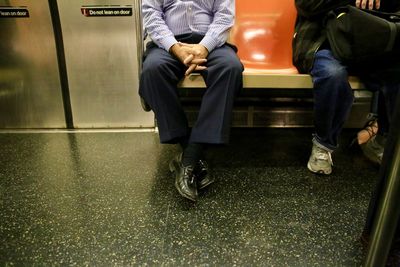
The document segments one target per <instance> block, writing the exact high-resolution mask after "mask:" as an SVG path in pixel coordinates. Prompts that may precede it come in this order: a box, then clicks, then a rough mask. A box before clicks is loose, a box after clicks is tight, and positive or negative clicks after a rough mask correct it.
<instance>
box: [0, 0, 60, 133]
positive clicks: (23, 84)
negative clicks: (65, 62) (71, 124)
mask: <svg viewBox="0 0 400 267" xmlns="http://www.w3.org/2000/svg"><path fill="white" fill-rule="evenodd" d="M0 6H1V10H2V14H0V15H1V16H0V51H1V52H0V128H65V127H66V123H65V116H64V108H63V101H62V93H61V84H60V78H59V69H58V61H57V52H56V46H55V39H54V31H53V25H52V21H51V15H50V9H49V4H48V1H47V0H35V1H22V0H15V1H5V0H0ZM18 9H24V10H27V11H28V12H29V17H7V16H6V15H5V14H11V13H12V12H16V10H18Z"/></svg>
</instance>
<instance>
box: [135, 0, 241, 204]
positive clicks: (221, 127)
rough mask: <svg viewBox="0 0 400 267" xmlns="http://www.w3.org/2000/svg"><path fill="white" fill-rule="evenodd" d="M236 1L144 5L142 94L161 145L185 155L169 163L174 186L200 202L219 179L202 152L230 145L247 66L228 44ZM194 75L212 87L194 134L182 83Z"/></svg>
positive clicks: (149, 1)
mask: <svg viewBox="0 0 400 267" xmlns="http://www.w3.org/2000/svg"><path fill="white" fill-rule="evenodd" d="M234 13H235V1H233V0H194V1H185V0H143V2H142V15H143V22H144V28H145V32H146V34H148V35H149V36H150V38H151V40H152V41H151V42H150V43H148V44H147V48H146V52H145V55H144V61H143V70H142V74H141V78H140V88H139V94H140V95H141V97H142V98H143V99H144V100H145V101H146V102H147V103H148V105H149V106H150V107H151V109H152V110H153V111H154V113H155V116H156V119H157V125H158V128H159V133H160V141H161V143H179V144H180V146H181V147H182V150H183V153H180V154H179V155H177V156H176V157H175V158H174V159H173V160H172V161H171V163H170V169H171V171H172V172H173V173H174V175H175V187H176V188H177V190H178V192H179V193H180V194H181V195H182V196H183V197H185V198H187V199H190V200H192V201H196V200H197V197H198V190H200V189H203V188H205V187H207V186H208V185H210V184H211V183H212V182H213V181H214V180H213V178H211V177H210V175H208V165H207V163H206V162H205V160H204V153H203V150H204V148H205V146H206V145H209V144H226V143H228V141H229V133H230V123H231V116H232V108H233V102H234V97H235V95H236V94H237V93H238V92H239V90H240V88H241V87H242V71H243V66H242V64H241V62H240V60H239V58H238V57H237V55H236V47H234V46H233V45H230V44H228V43H227V38H228V35H229V29H230V28H231V27H232V26H233V24H234ZM193 71H198V72H200V74H201V75H202V76H203V78H204V80H205V83H206V85H207V89H206V92H205V93H204V95H203V97H202V102H201V106H200V110H199V115H198V118H197V120H196V122H195V124H194V126H193V127H192V129H191V130H190V129H189V127H188V121H187V118H186V115H185V113H184V111H183V109H182V106H181V103H180V100H179V96H178V89H177V84H178V82H179V81H180V80H181V79H182V78H183V77H184V76H185V75H189V74H190V73H191V72H193Z"/></svg>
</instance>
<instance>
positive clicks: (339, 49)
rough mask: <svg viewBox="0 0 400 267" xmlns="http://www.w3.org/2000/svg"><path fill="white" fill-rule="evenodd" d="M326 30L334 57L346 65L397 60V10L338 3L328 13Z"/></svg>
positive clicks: (399, 27)
mask: <svg viewBox="0 0 400 267" xmlns="http://www.w3.org/2000/svg"><path fill="white" fill-rule="evenodd" d="M326 32H327V37H328V41H329V44H330V47H331V49H332V52H333V54H334V55H335V57H336V58H337V59H339V60H341V61H342V62H344V63H345V64H348V65H349V66H360V65H361V66H363V65H365V64H367V65H371V64H374V63H375V62H382V61H387V60H389V61H394V60H399V55H400V14H398V13H384V12H379V11H369V10H368V11H367V10H362V9H359V8H356V7H354V6H345V7H341V8H338V9H336V10H333V11H330V12H329V13H328V15H327V18H326Z"/></svg>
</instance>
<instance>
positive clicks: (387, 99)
mask: <svg viewBox="0 0 400 267" xmlns="http://www.w3.org/2000/svg"><path fill="white" fill-rule="evenodd" d="M295 4H296V8H297V12H298V19H297V22H296V30H295V31H296V33H295V35H294V39H293V62H294V64H295V66H296V67H297V68H298V70H299V72H301V73H309V74H311V76H312V80H313V84H314V90H313V92H314V124H315V133H314V135H313V139H312V143H313V147H312V152H311V156H310V158H309V161H308V164H307V167H308V169H309V170H310V171H311V172H314V173H318V174H326V175H328V174H331V172H332V166H333V161H332V157H331V153H332V152H333V151H334V150H335V149H336V148H337V147H338V137H339V134H340V132H341V130H342V128H343V124H344V122H345V121H346V119H347V117H348V115H349V113H350V111H351V107H352V104H353V92H352V89H351V87H350V84H349V82H348V76H349V73H348V69H349V68H348V66H346V65H344V64H343V63H341V62H340V61H339V60H338V59H336V58H335V57H334V56H333V54H332V51H331V49H330V47H329V43H328V41H327V37H326V34H325V32H324V28H323V20H324V16H325V14H326V13H327V12H329V11H330V10H332V9H335V8H337V7H340V6H344V5H348V4H355V5H356V6H357V7H359V8H368V9H380V10H383V11H392V12H393V11H395V10H399V9H400V1H397V0H381V1H379V0H357V1H356V2H355V3H354V1H351V0H296V1H295ZM371 38H377V37H376V36H371ZM375 71H378V70H374V69H370V70H363V71H362V72H357V70H356V72H357V73H360V75H361V74H362V75H363V76H365V77H372V76H373V75H372V74H373V73H374V72H375ZM366 86H367V88H368V89H370V90H379V91H380V93H379V97H382V99H381V101H380V104H381V105H380V108H379V110H378V123H379V129H378V134H377V135H376V137H374V138H372V139H371V140H370V141H369V142H370V143H369V144H368V146H366V149H369V151H368V153H369V154H371V157H372V158H375V159H378V160H377V161H379V159H380V160H381V159H382V155H383V147H384V143H385V135H386V133H387V131H388V129H389V123H390V117H391V113H392V111H393V105H394V99H396V97H395V96H396V94H397V92H398V91H399V88H400V83H399V82H398V81H391V80H385V79H381V78H380V77H378V78H377V79H374V80H371V79H369V81H368V84H366ZM364 152H366V151H364Z"/></svg>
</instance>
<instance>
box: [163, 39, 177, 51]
mask: <svg viewBox="0 0 400 267" xmlns="http://www.w3.org/2000/svg"><path fill="white" fill-rule="evenodd" d="M177 42H178V41H177V40H176V39H175V37H173V36H171V37H166V38H163V39H162V40H160V44H161V45H162V47H163V48H164V49H165V50H167V52H169V49H170V48H171V46H173V45H174V44H176V43H177Z"/></svg>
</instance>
